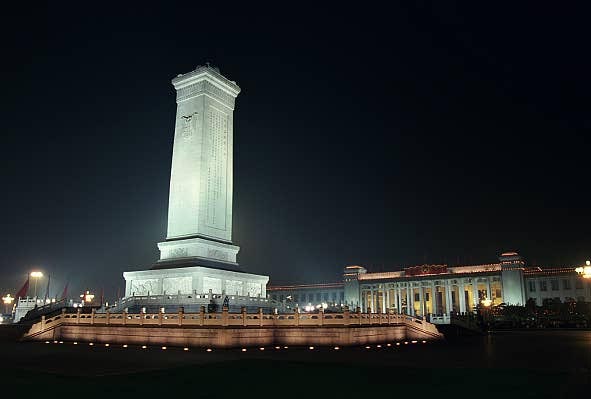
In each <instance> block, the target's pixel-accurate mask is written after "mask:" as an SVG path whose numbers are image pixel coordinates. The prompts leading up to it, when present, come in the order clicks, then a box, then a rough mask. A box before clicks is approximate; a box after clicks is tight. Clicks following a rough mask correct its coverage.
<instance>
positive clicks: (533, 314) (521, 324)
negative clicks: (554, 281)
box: [476, 298, 591, 329]
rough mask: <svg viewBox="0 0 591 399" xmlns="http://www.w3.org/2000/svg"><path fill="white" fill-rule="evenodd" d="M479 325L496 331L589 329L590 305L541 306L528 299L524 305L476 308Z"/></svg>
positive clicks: (547, 303)
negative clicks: (516, 329) (496, 329)
mask: <svg viewBox="0 0 591 399" xmlns="http://www.w3.org/2000/svg"><path fill="white" fill-rule="evenodd" d="M476 315H477V318H478V323H479V324H480V325H481V326H482V327H483V328H485V329H495V328H588V327H591V303H590V302H582V301H578V302H577V301H565V302H562V301H560V300H559V299H545V300H544V301H543V303H542V304H541V305H538V304H536V301H535V299H531V298H530V299H529V300H528V301H527V303H526V304H525V306H514V305H506V304H500V305H498V306H489V307H486V306H483V305H479V306H478V307H477V308H476Z"/></svg>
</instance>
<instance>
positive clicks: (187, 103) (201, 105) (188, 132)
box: [158, 66, 240, 267]
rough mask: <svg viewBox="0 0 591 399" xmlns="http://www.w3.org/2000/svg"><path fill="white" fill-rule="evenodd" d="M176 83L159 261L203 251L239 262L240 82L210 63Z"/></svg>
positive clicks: (227, 261)
mask: <svg viewBox="0 0 591 399" xmlns="http://www.w3.org/2000/svg"><path fill="white" fill-rule="evenodd" d="M172 84H173V85H174V88H175V89H176V102H177V112H176V124H175V134H174V146H173V151H172V168H171V173H170V196H169V203H168V233H167V236H166V241H164V242H161V243H159V244H158V248H159V249H160V261H161V263H168V262H169V261H173V260H177V259H179V258H187V257H199V258H203V259H207V260H211V261H214V262H222V263H224V264H226V265H224V266H226V267H227V266H234V265H236V254H237V253H238V250H239V248H238V247H237V246H234V245H232V182H233V156H232V153H233V142H232V138H233V125H234V123H233V121H234V119H233V118H234V117H233V113H234V102H235V99H236V96H238V93H240V88H239V87H238V85H237V84H236V82H233V81H230V80H228V79H226V78H225V77H224V76H222V75H221V74H220V73H219V71H218V70H217V69H216V68H212V67H209V66H205V67H199V68H197V69H196V70H194V71H192V72H189V73H187V74H184V75H178V76H177V77H176V78H175V79H173V80H172Z"/></svg>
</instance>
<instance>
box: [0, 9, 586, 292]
mask: <svg viewBox="0 0 591 399" xmlns="http://www.w3.org/2000/svg"><path fill="white" fill-rule="evenodd" d="M60 3H61V2H52V4H51V6H49V5H45V6H43V5H39V6H33V5H32V4H27V5H25V6H24V7H25V8H22V9H6V8H5V9H3V12H2V14H3V16H2V17H1V18H2V21H1V22H2V28H0V29H1V30H2V31H1V34H2V38H1V40H2V55H3V57H2V58H3V61H2V62H1V63H0V65H1V68H2V107H1V109H2V147H1V150H0V151H1V158H0V166H1V169H0V170H1V174H0V176H1V177H2V180H1V181H2V195H1V196H0V205H1V208H0V209H2V224H1V225H2V229H1V231H0V289H2V292H1V293H2V294H4V293H5V292H14V291H15V290H16V289H18V288H19V286H20V285H21V284H22V282H23V281H24V279H25V275H26V273H27V272H28V271H30V270H31V269H32V268H39V269H40V270H43V271H44V272H46V274H47V273H50V274H51V275H52V281H55V286H54V289H53V291H56V292H57V291H60V292H61V289H62V288H63V284H64V283H65V281H66V280H69V281H70V287H71V288H72V292H77V291H78V290H82V289H85V288H89V289H92V290H95V291H99V290H100V287H104V289H105V291H106V293H107V295H113V294H114V293H115V292H116V290H117V287H119V288H122V287H123V286H124V281H123V278H122V272H123V271H125V270H138V269H142V268H147V267H149V266H150V265H151V264H152V263H153V262H154V261H155V260H156V259H157V258H158V251H157V248H156V243H157V242H158V241H161V240H163V238H164V237H165V234H166V231H165V230H166V217H167V202H168V184H169V173H170V163H171V155H172V139H173V132H174V117H175V107H176V104H175V95H174V90H173V87H172V85H171V84H170V80H171V79H172V78H173V77H174V76H176V75H177V74H178V73H186V72H189V71H191V70H192V69H194V68H195V67H196V66H197V65H199V64H204V63H205V62H206V61H209V62H211V63H212V64H213V65H216V66H218V67H219V68H220V70H221V72H222V73H223V74H224V75H225V76H227V77H228V78H229V79H231V80H235V81H237V82H238V84H239V85H240V87H241V88H242V93H241V94H240V96H239V97H238V99H237V107H236V111H235V114H234V116H235V119H234V121H235V126H234V132H235V137H234V139H235V141H234V143H235V149H234V150H235V154H234V155H235V163H234V171H235V175H234V179H235V180H234V241H235V243H237V244H238V245H240V246H241V248H242V249H241V252H240V254H239V262H240V263H241V264H242V265H243V266H244V268H245V270H246V271H249V272H253V273H261V274H267V275H270V276H271V282H272V283H274V284H278V283H288V282H320V281H334V280H338V279H340V274H341V271H342V268H343V267H344V266H346V265H349V264H361V265H364V266H366V267H367V268H368V269H370V270H373V271H381V270H395V269H398V268H400V267H402V266H408V265H415V264H422V263H424V262H432V263H443V262H445V263H448V264H457V263H458V262H459V263H463V264H467V263H480V262H494V261H495V260H496V256H497V255H498V254H499V253H500V252H501V251H503V250H517V251H519V252H520V253H521V254H522V255H524V256H525V258H526V259H527V260H528V262H530V264H532V263H533V264H536V265H538V264H542V265H575V264H580V263H581V262H583V261H584V260H585V259H586V258H589V257H591V255H590V252H591V251H590V244H591V216H590V213H589V203H590V198H591V189H590V187H589V176H590V173H589V172H590V169H591V168H590V163H591V158H590V152H591V151H590V150H589V147H588V146H586V142H587V140H585V139H586V137H585V135H586V134H589V128H590V127H591V117H590V114H589V103H590V102H589V93H591V84H590V81H589V76H590V71H591V58H590V50H589V39H590V29H589V24H588V13H587V12H586V10H580V9H574V8H568V7H569V6H568V5H564V4H562V5H561V6H560V7H558V6H557V5H552V6H550V7H548V8H545V7H544V6H542V5H540V4H539V3H534V2H531V3H530V4H529V6H523V8H518V7H516V6H515V4H512V5H511V7H510V8H501V7H502V6H500V5H498V4H496V3H495V4H494V6H495V7H492V6H491V7H485V6H483V5H474V4H469V5H465V4H464V5H453V4H451V3H449V2H436V3H437V4H436V5H429V4H427V3H423V2H417V3H415V2H401V3H403V4H402V5H400V4H399V5H392V6H390V8H380V7H378V6H376V5H370V4H369V3H368V4H365V3H357V4H356V6H355V7H350V8H347V7H345V6H343V5H342V4H341V5H340V6H338V7H328V8H324V9H323V8H321V7H320V6H319V5H318V4H315V5H304V3H293V4H297V6H294V7H293V8H285V6H282V7H278V8H269V7H261V8H256V7H254V6H252V5H251V4H250V3H249V5H248V6H246V7H245V8H234V7H233V6H230V5H223V4H221V3H220V4H218V3H215V4H212V5H211V6H209V8H207V7H208V6H204V3H203V2H191V3H186V4H180V3H179V4H174V3H167V4H166V6H165V7H162V8H156V7H154V6H151V5H148V4H147V3H138V4H135V5H133V6H131V5H129V6H123V5H121V4H119V5H117V6H114V5H105V6H101V5H100V4H102V3H100V2H99V3H93V4H94V8H85V7H87V6H84V7H81V6H80V5H78V6H76V5H73V4H70V5H62V4H60ZM122 3H123V2H122ZM444 3H445V4H444ZM74 4H76V3H74ZM78 4H82V3H78ZM490 4H492V3H490ZM3 7H4V6H3ZM466 7H469V8H466ZM497 7H498V8H497ZM52 295H53V292H52Z"/></svg>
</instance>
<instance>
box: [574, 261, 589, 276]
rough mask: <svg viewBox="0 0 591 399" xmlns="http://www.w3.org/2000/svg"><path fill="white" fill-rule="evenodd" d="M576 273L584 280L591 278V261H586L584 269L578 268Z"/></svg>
mask: <svg viewBox="0 0 591 399" xmlns="http://www.w3.org/2000/svg"><path fill="white" fill-rule="evenodd" d="M575 271H576V272H577V273H579V275H581V276H582V277H583V278H591V261H586V262H585V266H584V267H577V268H576V269H575Z"/></svg>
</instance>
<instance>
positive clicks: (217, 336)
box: [24, 311, 443, 348]
mask: <svg viewBox="0 0 591 399" xmlns="http://www.w3.org/2000/svg"><path fill="white" fill-rule="evenodd" d="M169 316H170V318H169ZM165 317H166V318H165ZM442 337H443V336H442V335H441V334H440V333H439V332H438V331H437V329H436V328H435V326H434V325H432V324H430V323H427V322H425V321H423V320H419V319H416V318H413V317H409V316H405V315H380V314H362V313H349V312H344V313H342V314H326V315H325V314H322V313H320V314H312V315H310V314H301V315H300V314H298V313H296V314H288V315H265V314H263V313H262V312H259V313H255V314H247V313H245V312H243V313H228V312H227V311H224V312H221V313H214V314H211V313H203V312H201V313H195V314H189V313H187V314H184V313H181V312H179V313H178V314H173V315H163V314H152V315H145V314H140V315H137V314H134V315H131V314H130V315H128V314H125V313H123V314H102V315H99V314H91V315H84V314H80V313H78V314H66V313H63V314H61V315H59V316H55V317H52V318H50V319H47V320H45V319H43V320H42V321H41V322H39V323H36V324H34V325H33V326H32V327H31V329H30V331H29V332H28V333H27V334H25V336H24V339H25V340H38V341H46V340H62V341H81V342H97V343H110V344H128V345H134V344H135V345H166V346H183V347H185V346H192V347H221V348H229V347H239V346H267V345H291V346H298V345H319V346H322V345H339V346H351V345H364V344H378V343H385V342H392V341H400V340H404V339H417V340H436V339H441V338H442Z"/></svg>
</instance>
